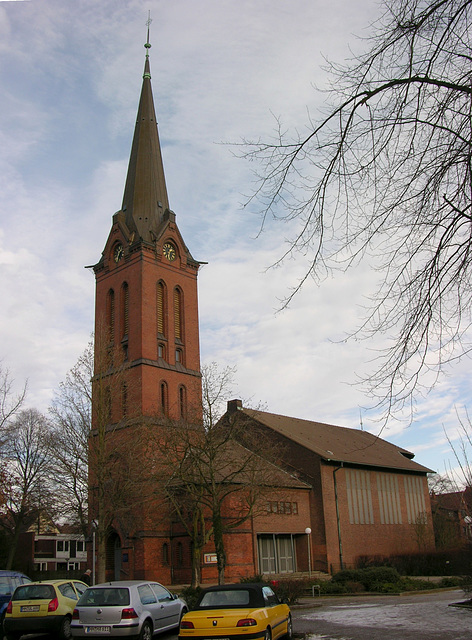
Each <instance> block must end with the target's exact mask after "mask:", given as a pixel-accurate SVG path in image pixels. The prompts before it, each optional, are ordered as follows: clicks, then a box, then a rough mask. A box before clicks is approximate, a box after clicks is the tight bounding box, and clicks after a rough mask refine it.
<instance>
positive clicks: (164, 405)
mask: <svg viewBox="0 0 472 640" xmlns="http://www.w3.org/2000/svg"><path fill="white" fill-rule="evenodd" d="M160 395H161V397H160V404H161V412H162V414H163V415H165V416H166V415H167V412H168V407H169V405H168V392H167V383H165V382H161V385H160Z"/></svg>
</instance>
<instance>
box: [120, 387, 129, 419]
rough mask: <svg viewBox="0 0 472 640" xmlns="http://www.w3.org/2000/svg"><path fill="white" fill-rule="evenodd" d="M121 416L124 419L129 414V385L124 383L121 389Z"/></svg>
mask: <svg viewBox="0 0 472 640" xmlns="http://www.w3.org/2000/svg"><path fill="white" fill-rule="evenodd" d="M121 414H122V416H123V418H126V416H127V414H128V385H127V384H126V382H123V385H122V387H121Z"/></svg>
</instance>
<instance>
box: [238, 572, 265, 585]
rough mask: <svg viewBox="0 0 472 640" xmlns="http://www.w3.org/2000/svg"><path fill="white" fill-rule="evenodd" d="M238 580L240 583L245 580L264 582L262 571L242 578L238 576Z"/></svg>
mask: <svg viewBox="0 0 472 640" xmlns="http://www.w3.org/2000/svg"><path fill="white" fill-rule="evenodd" d="M239 582H240V583H241V584H244V583H246V582H264V575H263V574H262V573H256V575H254V576H245V577H244V578H240V579H239Z"/></svg>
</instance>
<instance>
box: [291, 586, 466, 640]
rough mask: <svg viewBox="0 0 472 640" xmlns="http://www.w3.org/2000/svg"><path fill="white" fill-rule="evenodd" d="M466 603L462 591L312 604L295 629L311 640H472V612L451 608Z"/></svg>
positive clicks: (297, 612)
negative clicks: (454, 604) (462, 602)
mask: <svg viewBox="0 0 472 640" xmlns="http://www.w3.org/2000/svg"><path fill="white" fill-rule="evenodd" d="M463 600H464V594H463V592H462V591H461V590H451V591H440V592H432V593H421V594H414V595H402V596H367V597H366V596H360V597H346V598H338V597H336V598H319V599H317V598H315V599H311V600H308V599H306V600H305V601H304V604H305V606H306V607H307V608H295V609H294V611H293V617H294V630H295V633H296V634H297V635H299V636H300V635H301V636H305V638H306V640H321V639H322V640H470V638H471V628H472V610H470V609H463V608H457V607H453V606H450V605H451V604H452V603H456V602H460V601H463Z"/></svg>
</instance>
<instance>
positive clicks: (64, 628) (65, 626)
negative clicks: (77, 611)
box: [57, 616, 72, 640]
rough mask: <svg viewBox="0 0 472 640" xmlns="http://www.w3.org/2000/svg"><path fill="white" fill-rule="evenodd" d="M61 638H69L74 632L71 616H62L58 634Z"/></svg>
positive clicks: (64, 639)
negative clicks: (72, 631)
mask: <svg viewBox="0 0 472 640" xmlns="http://www.w3.org/2000/svg"><path fill="white" fill-rule="evenodd" d="M57 635H58V637H59V638H60V640H69V639H70V638H72V634H71V631H70V618H69V616H64V617H63V618H62V622H61V626H60V628H59V633H58V634H57Z"/></svg>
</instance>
